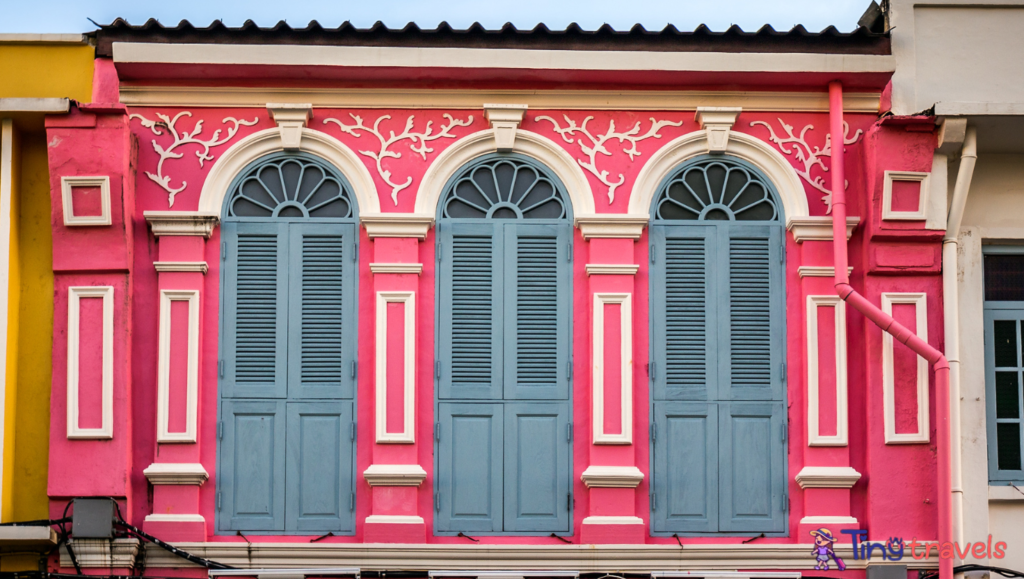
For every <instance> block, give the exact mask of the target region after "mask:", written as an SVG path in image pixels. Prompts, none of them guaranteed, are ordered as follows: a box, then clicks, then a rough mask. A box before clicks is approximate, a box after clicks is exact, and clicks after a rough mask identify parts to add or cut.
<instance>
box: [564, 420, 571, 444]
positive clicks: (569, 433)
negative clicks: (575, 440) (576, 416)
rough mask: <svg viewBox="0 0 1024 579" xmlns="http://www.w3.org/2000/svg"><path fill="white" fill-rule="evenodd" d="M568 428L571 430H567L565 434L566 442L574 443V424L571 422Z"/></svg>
mask: <svg viewBox="0 0 1024 579" xmlns="http://www.w3.org/2000/svg"><path fill="white" fill-rule="evenodd" d="M568 426H569V428H566V429H565V430H566V432H565V435H566V440H568V441H569V442H572V422H570V423H569V425H568Z"/></svg>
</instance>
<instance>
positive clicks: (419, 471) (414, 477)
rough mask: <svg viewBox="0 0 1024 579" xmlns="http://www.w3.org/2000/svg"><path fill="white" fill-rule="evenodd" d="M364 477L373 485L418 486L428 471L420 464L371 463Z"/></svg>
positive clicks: (364, 472)
mask: <svg viewBox="0 0 1024 579" xmlns="http://www.w3.org/2000/svg"><path fill="white" fill-rule="evenodd" d="M363 478H364V479H366V482H367V483H368V484H369V485H370V486H371V487H418V486H420V484H421V483H422V482H423V480H424V479H425V478H427V471H425V470H423V467H422V466H420V465H418V464H371V465H370V466H369V468H367V469H366V470H365V471H363Z"/></svg>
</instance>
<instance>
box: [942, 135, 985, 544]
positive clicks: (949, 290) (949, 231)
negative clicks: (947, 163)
mask: <svg viewBox="0 0 1024 579" xmlns="http://www.w3.org/2000/svg"><path fill="white" fill-rule="evenodd" d="M977 158H978V139H977V133H976V131H975V130H974V127H968V128H967V132H966V134H965V135H964V145H963V150H962V152H961V154H960V169H959V171H957V175H956V185H954V187H953V202H952V204H951V205H950V207H949V218H948V219H947V221H946V235H945V237H944V238H943V240H942V296H943V298H942V308H943V312H942V314H943V315H942V318H943V320H944V322H945V336H946V359H948V360H949V396H950V398H951V400H950V407H949V408H950V417H949V418H950V422H951V425H950V426H951V430H950V438H952V441H951V443H952V454H953V460H952V467H953V468H952V470H953V481H952V482H953V485H952V486H953V505H952V506H953V513H952V514H953V538H954V540H956V541H958V542H960V543H961V544H963V541H964V490H963V469H962V465H961V460H960V448H961V443H960V315H959V314H960V307H959V303H958V302H959V295H958V292H957V250H958V246H959V243H958V241H957V237H958V235H959V232H960V222H961V221H963V217H964V206H965V205H966V204H967V193H968V191H969V190H970V188H971V178H972V177H973V176H974V164H975V161H976V160H977Z"/></svg>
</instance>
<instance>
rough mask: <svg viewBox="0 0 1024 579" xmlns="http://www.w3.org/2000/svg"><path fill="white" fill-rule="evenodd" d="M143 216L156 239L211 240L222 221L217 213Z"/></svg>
mask: <svg viewBox="0 0 1024 579" xmlns="http://www.w3.org/2000/svg"><path fill="white" fill-rule="evenodd" d="M215 166H216V165H215ZM142 215H143V216H144V217H145V218H146V221H147V222H148V223H149V227H150V229H152V230H153V235H154V236H155V237H161V236H164V235H175V236H202V237H205V238H206V239H209V238H210V236H211V235H213V227H214V226H215V225H217V223H218V222H219V221H220V214H219V213H217V212H213V213H204V212H201V211H144V212H143V213H142Z"/></svg>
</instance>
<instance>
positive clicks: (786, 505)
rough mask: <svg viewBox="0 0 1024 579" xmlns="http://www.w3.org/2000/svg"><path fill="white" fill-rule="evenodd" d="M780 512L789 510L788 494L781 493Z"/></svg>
mask: <svg viewBox="0 0 1024 579" xmlns="http://www.w3.org/2000/svg"><path fill="white" fill-rule="evenodd" d="M782 512H784V513H788V512H789V496H788V495H782Z"/></svg>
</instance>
